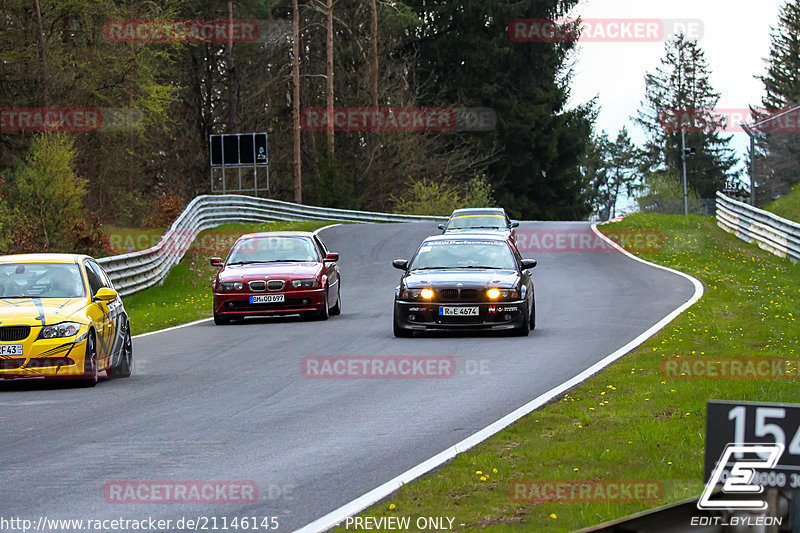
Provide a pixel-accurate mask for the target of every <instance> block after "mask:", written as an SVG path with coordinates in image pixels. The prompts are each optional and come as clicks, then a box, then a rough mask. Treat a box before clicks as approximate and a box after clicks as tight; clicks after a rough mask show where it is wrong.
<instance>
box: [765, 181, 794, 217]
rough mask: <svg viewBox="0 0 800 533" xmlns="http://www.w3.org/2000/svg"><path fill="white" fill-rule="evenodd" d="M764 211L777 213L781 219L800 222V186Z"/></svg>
mask: <svg viewBox="0 0 800 533" xmlns="http://www.w3.org/2000/svg"><path fill="white" fill-rule="evenodd" d="M764 209H765V210H767V211H769V212H771V213H775V214H776V215H778V216H779V217H783V218H788V219H789V220H794V221H795V222H800V185H798V186H796V187H795V188H794V189H792V192H790V193H789V194H787V195H786V196H784V197H783V198H778V199H777V200H775V201H774V202H772V203H771V204H770V205H768V206H767V207H765V208H764Z"/></svg>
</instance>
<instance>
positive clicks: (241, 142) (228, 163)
mask: <svg viewBox="0 0 800 533" xmlns="http://www.w3.org/2000/svg"><path fill="white" fill-rule="evenodd" d="M208 142H209V155H210V158H211V165H210V166H211V190H212V191H213V192H222V194H226V193H228V192H253V193H254V195H256V196H258V191H259V187H258V169H259V167H263V168H264V169H265V170H266V187H262V188H261V190H267V191H268V190H269V150H268V140H267V134H266V133H231V134H224V135H210V136H209V139H208ZM228 168H235V169H237V174H238V178H239V185H238V188H230V187H228V186H227V179H226V178H227V175H226V170H227V169H228ZM251 168H252V169H253V187H252V188H245V187H243V186H242V169H245V170H248V169H251ZM215 170H221V171H222V179H221V182H222V187H221V190H219V189H217V188H216V187H215V180H214V171H215Z"/></svg>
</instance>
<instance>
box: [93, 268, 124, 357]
mask: <svg viewBox="0 0 800 533" xmlns="http://www.w3.org/2000/svg"><path fill="white" fill-rule="evenodd" d="M90 264H91V266H92V268H93V269H94V270H95V271H96V272H97V273H98V274H99V275H100V277H101V279H102V281H103V287H108V288H109V289H114V290H116V288H115V287H114V284H113V283H112V282H111V278H110V277H109V276H108V274H107V273H106V271H105V270H103V267H101V266H100V264H99V263H97V262H96V261H90ZM106 308H107V309H108V320H109V324H108V326H107V328H108V333H109V335H110V339H109V350H110V354H111V356H112V359H113V358H114V357H116V356H117V354H118V352H119V351H120V350H122V348H123V344H124V342H125V332H126V328H127V326H126V324H127V320H128V315H127V314H126V313H125V307H124V306H123V305H122V298H120V297H119V295H118V296H117V297H116V298H115V299H114V300H112V301H110V302H106Z"/></svg>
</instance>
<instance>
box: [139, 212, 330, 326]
mask: <svg viewBox="0 0 800 533" xmlns="http://www.w3.org/2000/svg"><path fill="white" fill-rule="evenodd" d="M341 225H342V224H341V223H337V224H328V225H327V226H323V227H321V228H317V229H315V230H314V231H313V233H314V234H317V233H319V232H320V231H322V230H324V229H328V228H333V227H336V226H341ZM209 320H211V317H209V318H201V319H200V320H195V321H193V322H187V323H186V324H178V325H177V326H172V327H169V328H164V329H157V330H156V331H148V332H147V333H139V334H138V335H133V336H132V337H131V338H132V339H138V338H139V337H147V336H149V335H155V334H156V333H166V332H167V331H173V330H176V329H180V328H188V327H189V326H194V325H196V324H202V323H203V322H208V321H209Z"/></svg>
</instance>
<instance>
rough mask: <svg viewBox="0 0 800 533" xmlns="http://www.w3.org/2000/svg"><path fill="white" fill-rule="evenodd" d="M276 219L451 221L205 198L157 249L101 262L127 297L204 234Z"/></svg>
mask: <svg viewBox="0 0 800 533" xmlns="http://www.w3.org/2000/svg"><path fill="white" fill-rule="evenodd" d="M276 220H342V221H348V222H436V221H443V220H445V218H444V217H428V216H415V215H395V214H389V213H375V212H370V211H353V210H349V209H329V208H325V207H314V206H306V205H300V204H293V203H290V202H281V201H278V200H269V199H265V198H255V197H252V196H241V195H234V194H228V195H203V196H198V197H197V198H195V199H194V200H192V201H191V203H189V205H188V206H186V209H184V211H183V213H181V215H180V216H179V217H178V218H177V219H176V220H175V222H173V224H172V225H171V226H170V227H169V229H168V230H167V231H166V233H164V235H163V236H162V237H161V239H160V240H159V242H158V243H157V244H156V245H155V246H152V247H150V248H148V249H146V250H142V251H139V252H132V253H127V254H122V255H114V256H111V257H103V258H101V259H98V262H99V263H100V264H102V265H103V268H104V269H105V270H106V272H107V273H108V275H109V277H110V278H111V281H113V282H114V287H116V289H117V291H118V292H119V293H120V294H121V295H123V296H126V295H129V294H133V293H135V292H137V291H140V290H142V289H146V288H148V287H152V286H153V285H157V284H158V283H161V282H162V281H163V280H164V278H166V277H167V273H168V272H169V269H170V268H172V266H173V265H175V264H176V263H178V262H179V261H180V260H181V258H183V255H184V254H185V253H186V250H187V249H188V248H189V246H190V245H191V244H192V241H194V239H195V237H196V236H197V234H198V233H200V232H201V231H203V230H205V229H208V228H213V227H215V226H219V225H220V224H229V223H252V222H272V221H276Z"/></svg>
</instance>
